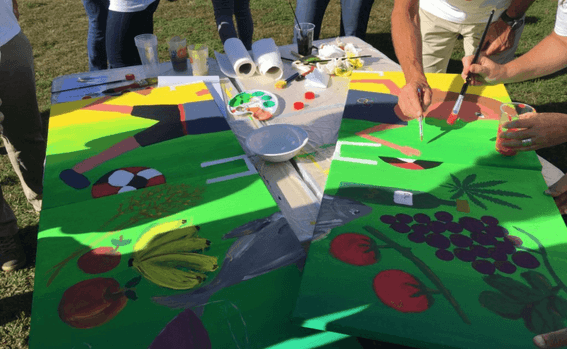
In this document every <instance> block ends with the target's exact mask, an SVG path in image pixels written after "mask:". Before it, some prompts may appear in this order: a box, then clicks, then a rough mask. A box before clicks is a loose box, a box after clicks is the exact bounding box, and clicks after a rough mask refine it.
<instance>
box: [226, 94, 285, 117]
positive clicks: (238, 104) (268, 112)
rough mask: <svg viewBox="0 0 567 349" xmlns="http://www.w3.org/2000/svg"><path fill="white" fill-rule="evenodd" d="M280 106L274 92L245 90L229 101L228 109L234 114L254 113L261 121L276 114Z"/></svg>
mask: <svg viewBox="0 0 567 349" xmlns="http://www.w3.org/2000/svg"><path fill="white" fill-rule="evenodd" d="M278 106H279V103H278V98H277V97H276V96H275V95H274V94H273V93H270V92H268V91H262V90H249V91H244V92H241V93H239V94H237V95H236V96H234V97H232V98H231V99H230V100H229V101H228V109H229V110H230V112H231V113H232V114H233V115H238V116H243V115H249V114H252V116H253V117H254V118H256V119H258V120H260V121H263V120H268V119H270V118H271V117H272V116H274V114H275V112H276V110H278Z"/></svg>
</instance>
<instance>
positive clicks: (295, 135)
mask: <svg viewBox="0 0 567 349" xmlns="http://www.w3.org/2000/svg"><path fill="white" fill-rule="evenodd" d="M308 140H309V137H308V134H307V131H305V130H304V129H302V128H301V127H299V126H294V125H285V124H280V125H269V126H264V127H261V128H259V129H256V130H254V131H252V132H251V133H250V134H249V135H248V137H247V138H246V147H248V149H249V150H250V151H251V152H253V153H255V154H257V155H258V156H260V157H261V158H262V159H264V160H266V161H271V162H282V161H287V160H289V159H291V158H293V157H294V156H295V155H297V154H298V153H299V151H300V150H301V149H302V148H303V147H304V146H305V145H306V144H307V141H308Z"/></svg>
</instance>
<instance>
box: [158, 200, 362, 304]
mask: <svg viewBox="0 0 567 349" xmlns="http://www.w3.org/2000/svg"><path fill="white" fill-rule="evenodd" d="M371 211H372V209H371V208H370V207H368V206H366V205H364V204H362V203H360V202H357V201H354V200H350V199H347V198H342V197H334V196H329V195H325V196H324V197H323V200H322V203H321V209H320V212H319V218H320V219H321V222H320V223H319V221H318V223H317V224H316V226H315V234H314V237H317V236H320V235H322V234H323V233H326V232H327V231H328V230H329V229H332V228H335V227H338V226H341V225H344V224H347V223H348V222H350V221H352V220H354V219H357V218H359V217H362V216H365V215H367V214H369V213H370V212H371ZM231 238H238V239H237V240H236V241H235V242H234V243H233V244H232V246H231V247H230V248H229V249H228V251H227V253H226V256H225V258H224V260H223V262H222V265H221V269H220V271H219V273H218V274H217V275H216V277H215V278H214V279H213V281H211V282H210V283H209V284H207V285H205V286H203V287H200V288H198V289H197V290H195V291H191V292H188V293H182V294H177V295H172V296H162V297H153V301H154V302H156V303H158V304H161V305H164V306H167V307H170V308H183V309H187V308H193V309H194V310H195V313H196V314H198V315H201V314H202V311H203V307H202V305H204V304H206V303H207V302H208V300H209V298H210V297H211V296H212V295H213V294H214V293H216V292H217V291H219V290H221V289H223V288H225V287H229V286H232V285H234V284H237V283H239V282H241V281H245V280H248V279H252V278H254V277H256V276H259V275H262V274H265V273H268V272H270V271H272V270H275V269H278V268H282V267H285V266H288V265H291V264H294V263H295V264H297V265H298V267H300V268H301V267H302V266H303V263H304V262H305V257H306V253H305V249H304V248H303V246H302V245H301V243H300V242H299V239H298V237H297V236H296V234H295V233H294V232H293V230H292V229H291V227H290V226H289V224H288V223H287V220H286V219H285V218H284V216H283V214H282V213H281V212H276V213H274V214H272V215H270V216H268V217H265V218H261V219H257V220H255V221H252V222H249V223H246V224H244V225H242V226H240V227H238V228H236V229H234V230H232V231H230V232H229V233H227V234H226V235H224V236H223V239H231ZM196 307H198V308H196Z"/></svg>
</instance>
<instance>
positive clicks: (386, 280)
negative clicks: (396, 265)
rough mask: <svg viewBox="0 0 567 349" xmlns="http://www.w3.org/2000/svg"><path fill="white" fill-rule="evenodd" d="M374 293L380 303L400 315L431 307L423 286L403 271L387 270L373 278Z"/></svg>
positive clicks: (430, 301) (431, 303)
mask: <svg viewBox="0 0 567 349" xmlns="http://www.w3.org/2000/svg"><path fill="white" fill-rule="evenodd" d="M373 285H374V292H376V295H377V296H378V298H380V300H381V301H382V303H384V304H385V305H387V306H388V307H390V308H392V309H395V310H397V311H399V312H402V313H421V312H423V311H426V310H427V309H429V308H430V307H431V305H433V299H432V298H430V296H429V295H428V294H426V293H425V292H423V291H422V289H424V287H423V284H422V283H421V282H420V281H419V280H417V279H416V278H415V277H414V276H413V275H411V274H409V273H406V272H405V271H403V270H397V269H389V270H384V271H382V272H380V273H379V274H378V275H376V277H375V278H374V283H373Z"/></svg>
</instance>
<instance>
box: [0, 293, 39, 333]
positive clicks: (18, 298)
mask: <svg viewBox="0 0 567 349" xmlns="http://www.w3.org/2000/svg"><path fill="white" fill-rule="evenodd" d="M31 304H32V292H25V293H20V294H17V295H15V296H12V297H8V298H2V299H0V326H4V325H6V324H8V323H10V322H12V321H16V320H18V319H19V316H20V314H21V312H22V311H23V312H24V316H25V317H30V315H31Z"/></svg>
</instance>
